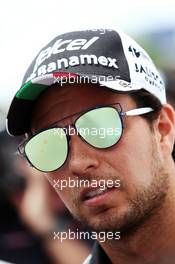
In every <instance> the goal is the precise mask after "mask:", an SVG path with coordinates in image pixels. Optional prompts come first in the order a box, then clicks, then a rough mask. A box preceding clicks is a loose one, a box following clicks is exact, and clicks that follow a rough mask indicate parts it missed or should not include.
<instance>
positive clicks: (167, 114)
mask: <svg viewBox="0 0 175 264" xmlns="http://www.w3.org/2000/svg"><path fill="white" fill-rule="evenodd" d="M157 129H158V134H159V142H160V144H161V147H162V149H163V150H165V151H166V153H167V154H168V152H170V153H172V151H173V146H174V141H175V112H174V109H173V107H172V106H171V105H169V104H166V105H163V107H162V110H161V111H160V114H159V118H158V120H157Z"/></svg>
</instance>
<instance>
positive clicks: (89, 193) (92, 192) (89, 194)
mask: <svg viewBox="0 0 175 264" xmlns="http://www.w3.org/2000/svg"><path fill="white" fill-rule="evenodd" d="M113 188H114V187H110V188H108V187H107V186H106V187H105V189H104V188H103V189H101V188H100V187H95V188H92V187H90V188H85V189H83V191H82V192H81V194H80V196H81V200H82V201H86V200H89V199H93V198H94V197H98V196H100V195H103V194H104V193H106V192H108V191H110V190H111V189H113Z"/></svg>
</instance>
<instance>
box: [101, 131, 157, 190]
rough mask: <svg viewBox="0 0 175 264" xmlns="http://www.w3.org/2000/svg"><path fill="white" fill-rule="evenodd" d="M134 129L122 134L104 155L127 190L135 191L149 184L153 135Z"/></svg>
mask: <svg viewBox="0 0 175 264" xmlns="http://www.w3.org/2000/svg"><path fill="white" fill-rule="evenodd" d="M140 130H141V129H140V128H137V126H135V127H134V129H132V128H131V129H129V130H128V132H127V131H126V132H124V134H123V137H122V138H121V140H120V142H119V143H118V144H117V145H115V146H113V147H112V148H111V149H109V150H108V152H107V153H106V154H105V158H106V161H107V162H108V164H110V166H112V167H113V168H114V169H115V170H116V171H117V173H118V174H119V176H120V177H121V181H123V184H124V185H125V186H126V188H127V189H135V188H139V187H141V186H144V187H146V186H147V185H149V184H150V182H151V180H152V177H153V175H152V174H153V173H152V148H153V144H155V143H154V142H153V135H152V134H151V133H152V132H151V131H150V130H149V128H147V129H145V130H144V129H143V130H141V131H142V132H140Z"/></svg>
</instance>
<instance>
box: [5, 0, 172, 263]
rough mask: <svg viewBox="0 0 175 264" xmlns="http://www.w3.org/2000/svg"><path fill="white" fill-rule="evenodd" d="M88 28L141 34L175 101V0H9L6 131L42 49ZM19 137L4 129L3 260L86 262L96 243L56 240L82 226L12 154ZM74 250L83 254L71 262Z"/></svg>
mask: <svg viewBox="0 0 175 264" xmlns="http://www.w3.org/2000/svg"><path fill="white" fill-rule="evenodd" d="M88 28H91V29H95V28H112V29H121V30H123V31H125V32H126V33H128V34H129V35H131V36H132V37H133V38H135V39H136V40H137V41H138V42H139V43H140V44H141V45H142V46H143V48H145V50H146V51H147V52H148V53H149V54H150V55H151V57H152V59H153V60H154V62H155V64H156V65H157V66H158V68H159V70H160V71H161V73H162V76H163V78H164V80H165V83H166V86H167V94H168V101H169V102H171V103H172V104H174V101H175V1H174V0H166V1H160V0H154V1H151V0H147V1H139V0H138V1H137V0H132V1H131V0H122V1H117V0H109V1H107V2H106V1H100V0H96V1H94V0H88V1H80V0H74V1H59V0H57V1H56V0H49V1H45V0H37V1H36V0H30V1H29V0H23V1H22V0H16V1H13V0H6V1H3V2H2V1H1V6H0V37H1V39H0V73H1V74H0V131H2V130H3V129H4V127H5V116H6V114H7V111H8V107H9V103H10V101H11V99H12V97H13V96H14V94H15V92H16V91H17V90H18V89H19V88H20V85H21V81H22V78H23V75H24V73H25V71H26V69H27V67H28V66H29V64H30V63H31V61H32V60H33V58H34V57H35V56H36V54H37V53H38V51H39V50H40V49H41V48H42V47H43V46H44V45H45V44H46V43H47V42H49V41H50V40H51V39H52V38H54V37H55V36H57V35H59V34H61V33H64V32H68V31H73V30H80V29H88ZM19 141H20V139H16V141H14V140H12V139H10V138H9V137H8V135H7V134H6V133H5V132H4V131H3V132H0V205H1V206H0V208H1V219H0V259H3V260H7V261H10V262H12V263H17V264H20V263H21V264H27V263H29V264H30V263H32V264H33V263H34V264H35V263H37V264H38V263H57V264H59V263H60V264H62V263H63V264H67V263H71V264H74V263H76V264H78V263H81V262H82V259H84V258H85V256H86V255H87V254H88V253H89V250H90V248H91V243H89V241H84V242H83V243H82V241H81V242H80V241H77V243H73V244H72V242H71V243H70V241H66V242H65V244H64V245H61V246H60V245H59V244H58V241H57V243H55V242H56V241H54V240H53V239H52V240H49V239H50V238H49V236H48V234H49V232H51V229H52V227H53V226H54V227H55V226H57V227H58V229H59V230H60V228H61V229H63V230H65V229H67V228H68V227H70V226H71V227H72V228H73V229H76V228H80V229H81V228H82V227H81V226H79V224H78V223H75V222H74V220H73V219H72V218H71V217H70V215H69V213H68V212H67V210H66V209H65V207H64V205H63V204H62V202H61V201H60V200H59V198H58V196H57V195H56V194H55V192H54V190H53V189H51V188H50V187H49V185H48V184H47V183H46V181H45V180H44V179H43V177H42V175H40V174H39V173H36V171H33V170H32V168H29V167H26V166H25V165H24V163H23V162H21V160H20V159H19V158H17V157H16V156H14V155H13V156H12V155H11V154H12V153H13V152H15V150H16V146H17V145H18V143H19ZM16 168H17V169H16ZM34 187H35V188H34ZM55 231H56V230H55ZM67 252H69V253H70V252H72V254H74V253H75V252H79V254H75V255H76V258H75V259H71V261H70V258H69V257H68V256H67ZM80 252H81V253H80Z"/></svg>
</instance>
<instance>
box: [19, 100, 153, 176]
mask: <svg viewBox="0 0 175 264" xmlns="http://www.w3.org/2000/svg"><path fill="white" fill-rule="evenodd" d="M152 111H154V109H153V108H151V107H142V108H137V109H132V110H129V111H127V112H123V111H122V107H121V105H120V104H119V103H115V104H110V105H100V106H96V107H94V108H90V109H87V110H86V111H81V112H78V113H75V114H73V115H70V116H68V117H66V118H64V119H62V120H59V121H57V122H56V123H54V124H52V125H50V126H49V127H48V128H45V129H44V130H41V131H39V132H37V133H36V134H35V135H32V137H30V138H29V139H27V140H26V141H25V142H23V143H22V144H21V145H20V146H19V147H18V151H19V153H20V154H22V155H23V156H24V157H25V158H26V159H27V160H28V162H29V163H30V164H31V166H33V167H35V168H36V169H37V170H39V171H42V172H53V171H55V170H58V169H59V168H61V167H62V166H63V165H64V163H65V162H66V160H67V157H68V154H69V141H70V136H71V135H74V134H76V135H78V136H80V137H81V139H82V140H83V141H85V142H86V143H87V144H89V145H90V146H92V147H94V148H98V149H106V148H109V147H112V146H113V145H115V144H116V143H117V142H119V140H120V138H121V136H122V133H123V129H124V125H123V117H125V116H137V115H143V114H146V113H149V112H152ZM75 115H78V117H77V118H76V119H75V120H74V122H73V123H72V124H71V125H69V126H66V127H61V126H59V123H60V122H61V121H63V120H65V119H67V118H69V117H73V116H75Z"/></svg>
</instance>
